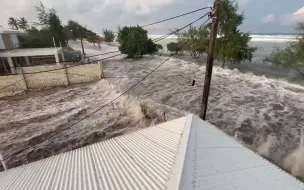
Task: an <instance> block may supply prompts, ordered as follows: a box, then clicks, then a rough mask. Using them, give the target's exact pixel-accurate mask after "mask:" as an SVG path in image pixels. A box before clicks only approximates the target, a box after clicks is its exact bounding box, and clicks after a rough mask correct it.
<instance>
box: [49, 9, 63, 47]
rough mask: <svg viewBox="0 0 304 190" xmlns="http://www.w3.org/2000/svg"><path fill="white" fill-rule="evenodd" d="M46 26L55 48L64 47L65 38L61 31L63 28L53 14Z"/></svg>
mask: <svg viewBox="0 0 304 190" xmlns="http://www.w3.org/2000/svg"><path fill="white" fill-rule="evenodd" d="M48 25H49V30H50V33H51V35H52V37H54V39H55V43H56V46H57V47H58V46H59V45H60V44H61V45H62V46H66V36H65V34H64V31H63V26H62V25H61V21H60V19H59V17H58V16H57V15H56V14H55V13H52V14H50V16H49V22H48Z"/></svg>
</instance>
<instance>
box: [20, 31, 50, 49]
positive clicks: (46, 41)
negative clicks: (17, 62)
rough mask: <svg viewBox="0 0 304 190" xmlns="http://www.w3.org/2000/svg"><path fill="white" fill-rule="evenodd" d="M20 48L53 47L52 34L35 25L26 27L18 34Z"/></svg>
mask: <svg viewBox="0 0 304 190" xmlns="http://www.w3.org/2000/svg"><path fill="white" fill-rule="evenodd" d="M19 40H20V43H21V48H44V47H53V46H54V45H53V40H52V34H51V33H50V31H49V30H47V29H41V30H38V29H37V28H35V27H31V28H30V29H27V30H26V32H25V33H24V34H22V35H20V36H19Z"/></svg>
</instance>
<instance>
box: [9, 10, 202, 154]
mask: <svg viewBox="0 0 304 190" xmlns="http://www.w3.org/2000/svg"><path fill="white" fill-rule="evenodd" d="M203 17H204V16H203ZM203 17H200V18H199V19H197V20H196V21H198V20H200V19H202V18H203ZM196 21H195V22H196ZM206 22H207V21H206ZM193 23H194V22H193ZM188 26H189V25H188ZM201 27H202V26H201ZM185 43H186V41H185V42H184V43H183V44H182V46H183V45H185ZM180 48H181V47H180ZM172 56H173V55H172V54H171V55H170V56H169V57H168V58H167V59H166V60H165V61H163V62H162V63H161V64H159V65H158V66H157V67H156V68H155V69H153V70H152V71H151V72H149V73H148V74H147V75H146V76H145V77H143V78H142V79H141V80H139V81H138V82H137V83H135V84H134V85H132V86H131V87H130V88H128V89H127V90H125V91H124V92H123V93H121V94H120V95H118V96H117V97H116V98H114V99H112V100H111V101H110V102H108V103H106V104H105V105H103V106H101V107H100V108H98V109H97V110H95V111H93V112H92V113H90V114H89V115H87V116H85V117H84V118H82V119H80V120H78V121H76V122H75V123H73V124H71V125H70V126H68V127H66V128H63V129H62V130H60V131H58V132H56V133H54V134H52V135H50V136H49V137H47V138H46V139H44V140H43V141H42V142H40V144H41V143H43V142H45V141H46V140H49V139H51V138H53V137H54V136H56V135H58V134H59V133H61V132H63V131H65V130H67V129H70V128H72V127H73V126H75V125H76V124H78V123H80V122H81V121H83V120H85V119H87V118H89V117H90V116H92V115H94V114H95V113H97V112H98V111H100V110H101V109H103V108H105V107H106V106H108V105H110V104H111V103H113V102H114V101H116V100H117V99H119V98H120V97H122V96H123V95H125V94H126V93H127V92H129V91H130V90H132V89H133V88H135V87H136V86H137V85H138V84H140V83H141V82H142V81H144V80H145V79H147V78H148V77H149V76H150V75H151V74H152V73H154V72H155V71H156V70H157V69H158V68H160V67H161V66H162V65H163V64H164V63H166V62H167V61H168V60H169V59H170V58H171V57H172ZM38 145H39V144H36V145H32V146H29V147H27V148H25V149H22V150H19V151H17V152H15V153H13V154H11V155H9V156H8V157H5V158H4V159H3V160H7V159H9V158H11V157H13V156H15V155H17V154H19V153H21V152H23V151H25V150H29V149H30V148H34V147H36V146H38Z"/></svg>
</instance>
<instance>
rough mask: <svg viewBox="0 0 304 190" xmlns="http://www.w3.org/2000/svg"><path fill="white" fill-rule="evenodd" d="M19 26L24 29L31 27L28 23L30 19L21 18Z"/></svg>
mask: <svg viewBox="0 0 304 190" xmlns="http://www.w3.org/2000/svg"><path fill="white" fill-rule="evenodd" d="M18 26H19V28H21V29H22V30H25V29H27V28H28V27H29V25H28V21H27V20H26V18H24V17H21V18H20V19H19V20H18Z"/></svg>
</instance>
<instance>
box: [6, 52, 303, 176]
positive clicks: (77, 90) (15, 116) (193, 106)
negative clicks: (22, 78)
mask: <svg viewBox="0 0 304 190" xmlns="http://www.w3.org/2000/svg"><path fill="white" fill-rule="evenodd" d="M102 48H105V47H102ZM93 52H94V51H93V50H91V51H90V53H91V54H94V53H93ZM95 54H96V52H95ZM166 59H167V58H166V57H161V56H152V57H150V56H147V57H145V58H144V59H141V60H133V61H130V60H122V59H112V60H108V61H104V62H103V68H104V74H105V76H106V80H102V81H99V82H97V83H91V84H85V85H78V86H72V87H68V88H57V89H51V90H47V91H42V92H36V93H32V94H28V95H26V96H20V97H16V98H13V99H12V98H8V99H7V100H1V101H0V114H1V116H2V118H1V121H0V129H1V133H0V139H1V142H0V148H1V150H2V153H3V154H4V157H6V156H8V155H10V154H12V153H13V152H15V151H17V150H20V149H24V148H26V147H28V146H30V145H34V144H39V147H36V148H34V149H30V150H25V151H24V152H23V153H22V154H19V155H17V156H15V157H13V158H12V159H8V163H9V164H10V166H12V167H13V166H17V165H20V164H23V163H26V162H30V161H34V160H38V159H41V158H44V157H48V156H50V155H52V154H58V153H60V152H65V151H68V150H72V149H75V148H78V147H81V146H84V145H88V144H91V143H94V142H97V141H100V140H103V139H107V138H110V137H113V136H116V135H120V134H123V133H125V132H129V131H132V130H134V129H137V128H139V127H145V126H149V125H153V124H155V123H160V122H164V121H165V120H172V119H175V118H178V117H181V116H185V115H187V114H190V113H194V114H198V113H199V111H200V102H201V98H202V89H203V81H204V74H205V71H204V70H205V67H204V66H200V67H199V66H198V65H197V64H194V63H191V62H189V61H184V60H180V59H176V58H174V57H173V58H170V59H169V60H168V61H167V62H166V63H164V64H163V65H162V66H161V67H160V68H159V69H157V70H156V71H155V72H153V73H152V74H151V75H150V76H149V77H148V78H147V79H146V80H144V81H142V82H141V83H139V84H138V85H137V86H135V88H133V89H132V90H131V91H129V92H128V93H126V94H125V95H124V96H122V97H120V98H118V99H117V100H116V101H114V102H113V103H112V104H110V106H107V107H105V108H103V109H101V110H100V111H99V112H97V113H96V114H94V115H93V116H91V117H89V118H88V119H85V120H84V121H82V122H80V123H78V124H76V125H75V126H73V127H71V128H68V127H69V126H70V125H71V124H73V123H75V122H76V121H78V120H79V119H81V118H83V117H85V116H87V115H89V114H91V113H93V112H94V111H95V110H97V109H99V108H100V107H101V106H103V105H105V104H107V103H108V102H110V101H111V100H113V99H115V98H116V97H119V96H120V94H121V93H122V92H125V91H126V90H128V89H129V88H130V87H131V86H132V85H134V84H135V83H137V82H138V81H139V80H141V78H143V77H144V76H146V75H147V74H148V73H149V72H151V71H153V70H154V69H155V68H156V67H157V66H159V64H161V63H162V62H163V61H164V60H166ZM193 79H195V80H196V85H195V86H192V80H193ZM303 94H304V87H302V86H299V85H295V84H290V83H288V82H286V81H283V80H275V79H269V78H266V77H265V76H255V75H253V74H250V73H249V74H248V73H247V74H246V73H245V74H244V73H241V72H239V71H238V70H237V69H234V70H229V69H222V68H219V67H215V68H214V74H213V78H212V86H211V92H210V98H209V107H208V113H207V120H208V121H209V122H210V123H212V124H213V125H215V126H216V127H218V128H219V129H221V130H223V131H224V132H225V133H226V134H228V135H230V136H233V137H235V138H236V139H237V140H238V141H240V142H241V143H242V144H244V145H245V146H247V147H249V148H250V149H252V150H253V151H256V152H258V153H259V154H261V155H262V156H264V157H266V158H267V159H269V160H271V161H273V162H274V163H275V164H277V165H279V166H282V167H283V165H284V163H285V166H286V168H285V169H286V170H288V171H290V172H292V170H293V168H294V167H297V166H298V165H301V164H302V162H303V161H302V160H301V159H298V160H296V161H294V162H293V163H297V166H294V165H292V164H288V163H290V161H289V160H294V159H293V158H294V157H297V156H292V158H289V157H288V156H289V155H298V154H302V153H303V152H301V151H298V150H299V149H300V150H302V149H301V146H299V144H300V139H301V128H302V127H304V96H303ZM143 118H144V119H143ZM62 129H66V130H65V131H64V132H62V133H60V134H58V135H56V136H54V137H53V138H51V139H50V140H47V141H45V142H44V143H40V142H41V141H42V140H44V139H46V138H47V137H49V136H50V135H52V134H53V133H54V132H58V131H60V130H62ZM294 151H295V152H294ZM299 152H300V153H299ZM297 158H298V157H297ZM286 160H287V161H286ZM286 163H287V164H286ZM297 168H299V167H297ZM300 168H301V167H300ZM301 172H302V173H301ZM299 173H300V174H299ZM294 175H296V176H304V173H303V171H297V172H296V174H294Z"/></svg>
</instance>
